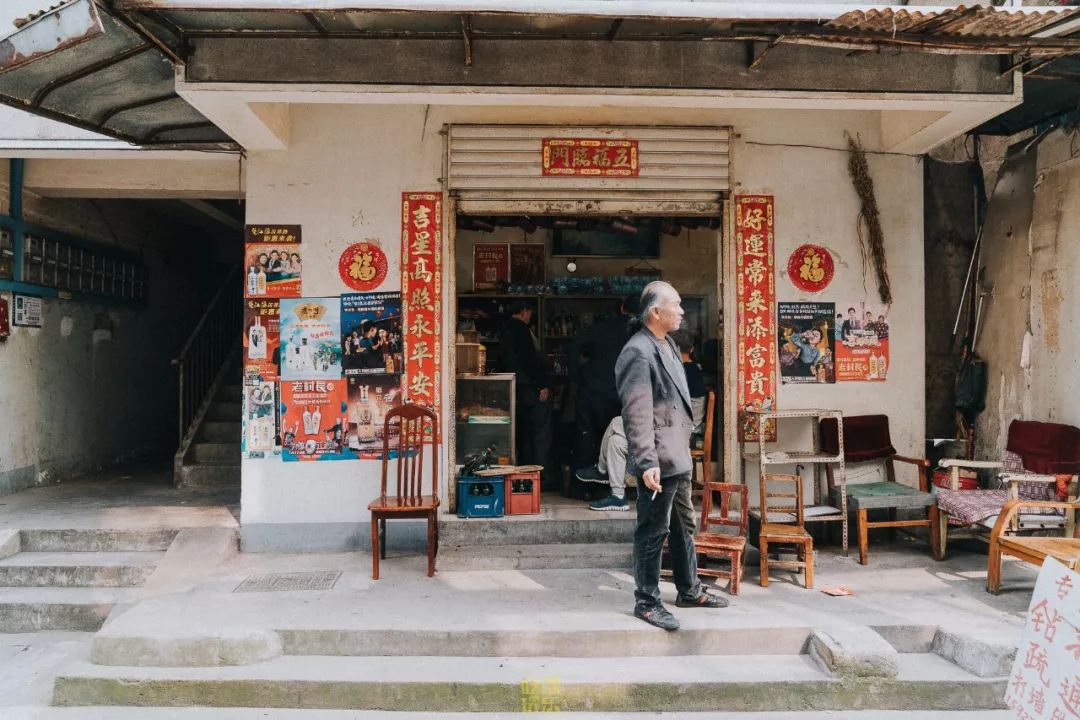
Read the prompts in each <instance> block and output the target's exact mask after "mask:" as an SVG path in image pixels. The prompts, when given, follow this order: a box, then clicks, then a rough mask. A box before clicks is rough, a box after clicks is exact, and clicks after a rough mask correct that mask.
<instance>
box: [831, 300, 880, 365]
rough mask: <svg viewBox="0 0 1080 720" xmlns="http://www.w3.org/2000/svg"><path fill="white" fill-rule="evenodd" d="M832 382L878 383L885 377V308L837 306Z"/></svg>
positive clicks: (878, 306)
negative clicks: (834, 377)
mask: <svg viewBox="0 0 1080 720" xmlns="http://www.w3.org/2000/svg"><path fill="white" fill-rule="evenodd" d="M834 332H835V333H836V379H837V381H839V382H860V381H862V382H882V381H884V380H885V379H886V378H887V377H888V376H889V308H888V307H886V306H885V305H870V304H868V303H865V302H861V301H856V302H850V303H841V304H840V305H838V306H837V316H836V327H835V328H834Z"/></svg>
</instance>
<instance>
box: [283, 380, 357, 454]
mask: <svg viewBox="0 0 1080 720" xmlns="http://www.w3.org/2000/svg"><path fill="white" fill-rule="evenodd" d="M347 399H348V398H347V390H346V386H345V381H344V380H340V379H339V380H296V381H293V382H282V383H281V459H282V460H284V461H285V462H297V461H303V460H352V459H354V458H355V456H354V455H353V453H352V451H350V450H349V449H348V448H347V447H346V446H345V430H346V427H347V424H348V407H347V404H346V401H347Z"/></svg>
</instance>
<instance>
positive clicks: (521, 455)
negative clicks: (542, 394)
mask: <svg viewBox="0 0 1080 720" xmlns="http://www.w3.org/2000/svg"><path fill="white" fill-rule="evenodd" d="M516 404H517V427H516V431H515V436H516V437H515V441H516V443H517V464H518V465H543V466H544V470H543V472H542V473H541V483H542V485H543V486H544V487H546V488H552V487H555V486H556V485H558V473H556V472H555V467H554V465H553V464H552V460H551V400H550V398H549V399H548V401H547V402H540V399H539V398H538V397H537V393H536V392H535V391H529V392H528V393H519V394H518V396H517V403H516Z"/></svg>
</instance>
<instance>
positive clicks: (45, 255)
mask: <svg viewBox="0 0 1080 720" xmlns="http://www.w3.org/2000/svg"><path fill="white" fill-rule="evenodd" d="M3 247H4V246H3V240H2V239H0V277H5V276H4V275H3V259H2V258H3ZM12 257H14V256H13V255H12ZM145 275H146V271H145V268H144V267H143V264H142V261H141V260H140V258H139V257H138V256H137V255H135V254H134V253H125V252H122V251H116V250H112V249H90V248H86V247H83V246H80V245H76V244H75V243H72V242H67V241H65V240H63V239H57V238H44V237H39V236H36V235H31V234H29V233H28V234H27V235H25V236H24V238H23V266H22V277H21V278H14V279H17V280H20V281H22V282H26V283H33V284H35V285H44V286H46V287H51V288H56V289H58V290H69V291H77V292H81V293H90V294H94V295H105V296H109V297H115V298H121V299H125V300H141V299H142V298H143V295H144V292H145ZM6 277H8V278H9V279H11V275H7V276H6Z"/></svg>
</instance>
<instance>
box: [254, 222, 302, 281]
mask: <svg viewBox="0 0 1080 720" xmlns="http://www.w3.org/2000/svg"><path fill="white" fill-rule="evenodd" d="M244 240H245V244H244V297H246V298H264V297H267V298H292V297H300V275H301V272H302V270H303V263H302V262H301V260H300V258H301V254H300V226H299V225H245V226H244Z"/></svg>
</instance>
